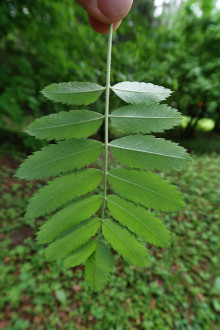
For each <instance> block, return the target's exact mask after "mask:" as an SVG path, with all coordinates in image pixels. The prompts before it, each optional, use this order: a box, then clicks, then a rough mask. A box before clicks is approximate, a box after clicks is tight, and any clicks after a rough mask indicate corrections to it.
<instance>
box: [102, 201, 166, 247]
mask: <svg viewBox="0 0 220 330" xmlns="http://www.w3.org/2000/svg"><path fill="white" fill-rule="evenodd" d="M108 208H109V211H110V213H111V215H112V216H113V218H114V219H116V220H118V221H119V222H120V223H121V224H122V225H123V226H126V227H128V229H129V230H130V231H132V232H133V233H135V234H136V235H138V236H139V237H140V238H142V239H144V240H145V241H146V242H149V243H151V244H155V245H156V246H161V247H169V246H170V233H169V231H168V230H167V228H166V227H165V226H164V225H163V223H162V221H161V220H160V219H158V218H156V217H155V216H154V215H153V214H152V213H151V212H148V211H146V210H145V209H144V208H143V207H141V206H138V205H134V204H133V203H131V202H128V201H126V200H125V199H122V198H120V197H119V196H115V195H110V196H108Z"/></svg>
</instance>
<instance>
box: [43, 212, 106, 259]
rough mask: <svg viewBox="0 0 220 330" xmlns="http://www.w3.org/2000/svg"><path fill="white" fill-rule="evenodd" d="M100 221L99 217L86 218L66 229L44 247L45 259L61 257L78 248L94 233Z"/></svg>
mask: <svg viewBox="0 0 220 330" xmlns="http://www.w3.org/2000/svg"><path fill="white" fill-rule="evenodd" d="M100 221H101V220H100V219H99V218H93V219H88V220H85V221H82V222H80V223H78V224H77V225H76V226H74V227H72V228H71V229H69V230H67V231H66V232H65V233H64V234H63V235H62V236H60V237H59V238H58V239H57V240H56V241H55V242H53V243H51V244H50V245H49V246H48V247H47V248H46V249H45V255H46V258H47V260H57V259H60V258H63V257H65V256H66V255H68V254H69V253H70V252H72V251H74V250H76V249H78V248H79V247H80V246H81V245H83V244H84V243H86V242H87V241H88V240H89V239H90V238H91V237H92V236H94V235H95V234H96V232H97V230H98V229H99V226H100Z"/></svg>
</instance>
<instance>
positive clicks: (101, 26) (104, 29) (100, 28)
mask: <svg viewBox="0 0 220 330" xmlns="http://www.w3.org/2000/svg"><path fill="white" fill-rule="evenodd" d="M88 18H89V23H90V25H91V27H92V28H93V30H95V31H96V32H99V33H106V34H107V33H108V32H109V24H105V23H102V22H99V21H97V20H96V19H95V18H93V17H92V16H90V15H88ZM120 24H121V21H119V22H116V23H113V30H116V29H117V28H118V27H119V25H120Z"/></svg>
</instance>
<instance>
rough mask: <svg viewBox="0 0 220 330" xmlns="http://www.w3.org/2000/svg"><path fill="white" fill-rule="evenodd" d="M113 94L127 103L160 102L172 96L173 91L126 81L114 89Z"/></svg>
mask: <svg viewBox="0 0 220 330" xmlns="http://www.w3.org/2000/svg"><path fill="white" fill-rule="evenodd" d="M112 90H113V92H114V93H115V94H116V95H117V96H118V97H120V98H121V99H122V100H123V101H125V102H126V103H131V104H140V103H148V104H149V103H152V102H160V101H163V100H165V99H166V98H167V97H169V96H170V94H171V90H170V89H167V88H164V87H161V86H157V85H153V84H146V83H144V82H136V81H134V82H130V81H124V82H121V83H118V84H116V85H114V86H113V87H112Z"/></svg>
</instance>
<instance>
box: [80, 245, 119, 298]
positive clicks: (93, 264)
mask: <svg viewBox="0 0 220 330" xmlns="http://www.w3.org/2000/svg"><path fill="white" fill-rule="evenodd" d="M114 264H115V261H114V258H113V255H112V254H111V252H110V251H109V249H108V248H107V246H106V245H105V244H104V243H103V242H101V241H99V242H97V247H96V250H95V252H94V253H93V254H92V255H91V256H90V257H89V259H88V260H87V261H86V265H85V278H86V282H87V284H88V285H89V287H90V288H91V289H92V290H93V291H96V292H98V291H101V290H102V289H103V288H104V286H105V285H106V283H107V281H108V279H109V276H110V273H111V271H112V268H113V266H114Z"/></svg>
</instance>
